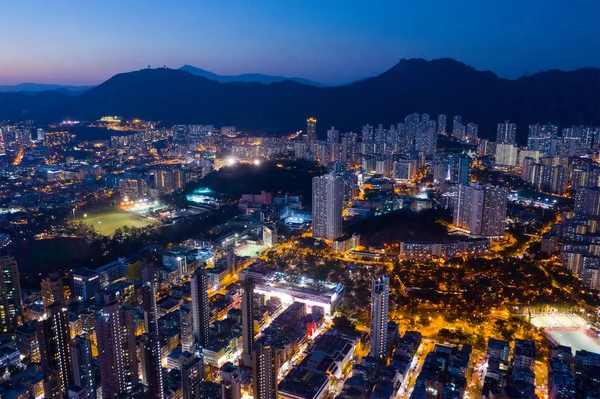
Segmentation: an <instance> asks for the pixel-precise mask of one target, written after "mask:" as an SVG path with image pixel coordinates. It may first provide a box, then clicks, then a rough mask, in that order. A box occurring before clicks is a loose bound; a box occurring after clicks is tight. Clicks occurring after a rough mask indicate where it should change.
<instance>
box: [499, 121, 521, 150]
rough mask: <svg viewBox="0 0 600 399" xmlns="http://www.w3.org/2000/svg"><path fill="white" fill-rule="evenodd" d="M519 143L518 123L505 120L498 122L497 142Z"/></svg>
mask: <svg viewBox="0 0 600 399" xmlns="http://www.w3.org/2000/svg"><path fill="white" fill-rule="evenodd" d="M516 143H517V125H516V124H514V123H510V121H504V122H501V123H498V126H497V128H496V144H516Z"/></svg>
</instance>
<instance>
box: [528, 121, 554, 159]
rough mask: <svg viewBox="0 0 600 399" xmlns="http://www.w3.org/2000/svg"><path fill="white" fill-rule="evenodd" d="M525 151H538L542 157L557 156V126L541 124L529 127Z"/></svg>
mask: <svg viewBox="0 0 600 399" xmlns="http://www.w3.org/2000/svg"><path fill="white" fill-rule="evenodd" d="M527 149H528V150H532V151H540V152H541V153H542V154H543V155H544V156H554V155H557V154H558V152H559V150H560V139H559V138H558V126H556V125H552V124H546V125H543V124H541V123H536V124H535V125H529V134H528V135H527Z"/></svg>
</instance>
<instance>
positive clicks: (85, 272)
mask: <svg viewBox="0 0 600 399" xmlns="http://www.w3.org/2000/svg"><path fill="white" fill-rule="evenodd" d="M71 279H72V281H73V282H72V287H73V296H74V297H75V298H77V299H79V300H80V301H87V300H88V299H90V298H93V297H94V295H96V292H98V291H100V289H101V288H102V287H101V286H100V274H99V273H98V272H96V271H94V270H90V269H88V268H87V267H80V268H79V269H75V270H73V272H72V273H71Z"/></svg>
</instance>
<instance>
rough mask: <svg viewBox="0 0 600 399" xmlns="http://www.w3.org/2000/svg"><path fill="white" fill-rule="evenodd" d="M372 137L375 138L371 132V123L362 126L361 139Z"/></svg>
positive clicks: (369, 139)
mask: <svg viewBox="0 0 600 399" xmlns="http://www.w3.org/2000/svg"><path fill="white" fill-rule="evenodd" d="M374 138H375V135H374V132H373V126H371V125H365V126H363V127H362V132H361V139H362V141H373V139H374Z"/></svg>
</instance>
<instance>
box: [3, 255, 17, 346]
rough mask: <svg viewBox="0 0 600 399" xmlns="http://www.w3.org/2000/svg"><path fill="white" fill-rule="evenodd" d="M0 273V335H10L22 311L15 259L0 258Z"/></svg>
mask: <svg viewBox="0 0 600 399" xmlns="http://www.w3.org/2000/svg"><path fill="white" fill-rule="evenodd" d="M0 272H1V273H0V335H3V334H9V335H12V334H14V332H15V329H16V328H17V318H18V317H19V316H20V315H21V310H22V306H21V285H20V283H19V269H18V267H17V261H16V260H15V258H13V257H12V256H2V257H0Z"/></svg>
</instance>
